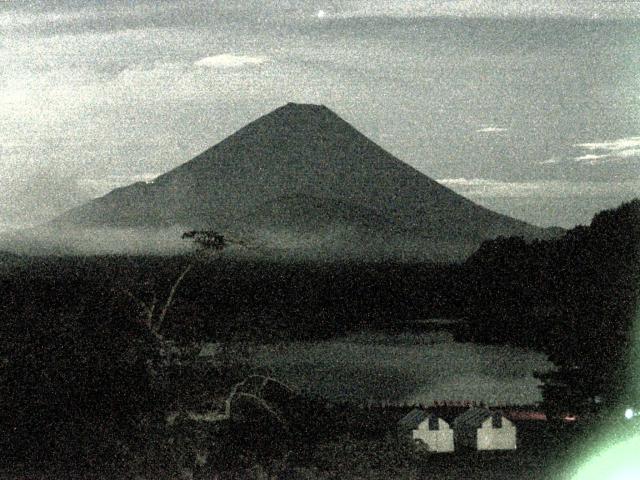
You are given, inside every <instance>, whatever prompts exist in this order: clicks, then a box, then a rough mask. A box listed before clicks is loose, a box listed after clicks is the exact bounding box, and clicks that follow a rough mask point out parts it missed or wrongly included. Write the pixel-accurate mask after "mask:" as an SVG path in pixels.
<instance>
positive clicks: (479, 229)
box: [53, 103, 552, 257]
mask: <svg viewBox="0 0 640 480" xmlns="http://www.w3.org/2000/svg"><path fill="white" fill-rule="evenodd" d="M294 199H295V200H294ZM318 200H321V203H323V202H324V203H323V207H322V208H324V211H322V208H321V209H320V210H318V209H317V208H316V207H315V206H314V205H316V204H318ZM292 201H293V202H294V203H295V204H296V206H295V208H294V206H293V205H289V207H287V203H289V202H292ZM268 203H271V204H274V205H275V204H278V203H280V204H281V205H280V207H279V210H278V209H276V210H274V211H272V212H271V213H269V212H268V211H266V210H265V208H264V206H265V205H266V204H268ZM305 204H306V206H307V208H308V210H309V212H311V211H313V212H315V213H314V214H313V215H315V216H317V217H318V218H320V217H335V218H336V219H340V222H338V225H336V227H346V226H349V225H350V220H349V215H347V214H346V213H345V212H346V210H349V208H350V209H351V210H353V212H356V211H361V210H362V209H363V208H366V209H368V211H370V212H374V213H372V215H373V216H375V217H377V218H378V222H377V224H370V225H368V227H367V228H369V230H370V234H371V238H375V237H385V236H386V235H387V233H389V231H397V232H405V233H406V232H412V233H411V235H410V236H413V237H415V239H416V240H419V239H420V238H422V239H423V240H424V251H425V256H427V257H429V256H433V254H435V253H437V252H434V251H433V248H430V246H429V240H431V241H439V242H443V241H450V242H452V243H458V244H460V246H461V247H462V248H461V252H460V253H461V255H462V256H464V255H467V254H470V253H471V251H472V250H473V248H472V247H471V245H474V246H475V247H476V248H477V246H479V244H480V243H481V242H482V241H483V240H485V239H489V238H495V237H496V236H510V235H519V236H523V237H525V238H527V239H532V238H546V237H549V236H552V234H551V232H550V231H546V230H545V229H542V228H539V227H535V226H532V225H529V224H527V223H525V222H523V221H521V220H516V219H512V218H510V217H508V216H506V215H502V214H499V213H496V212H492V211H490V210H488V209H486V208H484V207H481V206H479V205H476V204H475V203H473V202H472V201H470V200H468V199H466V198H464V197H462V196H460V195H458V194H456V193H455V192H453V191H452V190H450V189H449V188H447V187H445V186H443V185H441V184H439V183H438V182H436V181H435V180H433V179H431V178H430V177H428V176H426V175H424V174H423V173H421V172H419V171H418V170H417V169H415V168H413V167H411V166H410V165H408V164H406V163H404V162H402V161H400V160H398V159H397V158H396V157H394V156H393V155H392V154H391V153H389V152H387V151H386V150H385V149H384V148H382V147H381V146H379V145H378V144H376V143H375V142H373V141H371V140H369V139H368V138H367V137H366V136H365V135H363V134H362V133H360V132H359V131H358V130H357V129H356V128H354V127H353V126H352V125H350V124H349V123H348V122H346V121H345V120H343V119H342V118H341V117H340V116H338V115H337V114H336V113H334V112H333V111H331V110H330V109H329V108H327V107H325V106H323V105H313V104H298V103H288V104H286V105H284V106H281V107H279V108H277V109H275V110H273V111H272V112H270V113H268V114H266V115H263V116H261V117H259V118H257V119H255V120H253V121H251V122H249V123H248V124H247V125H245V126H244V127H242V128H240V129H239V130H238V131H236V132H235V133H233V134H231V135H230V136H228V137H226V138H225V139H223V140H222V141H221V142H219V143H217V144H216V145H214V146H212V147H210V148H208V149H207V150H205V151H203V152H201V153H200V154H198V155H196V156H195V157H194V158H192V159H191V160H189V161H188V162H185V163H183V164H182V165H180V166H178V167H176V168H174V169H172V170H170V171H168V172H166V173H164V174H162V175H160V176H158V177H156V178H155V179H154V180H152V181H151V182H148V183H144V182H137V183H134V184H132V185H129V186H127V187H122V188H119V189H116V190H113V191H111V192H109V193H108V194H107V195H105V196H103V197H100V198H98V199H95V200H92V201H90V202H88V203H87V204H84V205H82V206H80V207H78V208H75V209H72V210H70V211H68V212H66V213H65V214H63V215H61V216H60V217H58V218H57V219H55V220H54V222H53V224H55V225H60V226H63V225H74V226H94V227H95V226H104V227H112V228H130V227H134V228H135V227H145V228H146V227H157V228H162V227H169V226H173V225H181V226H184V227H185V228H189V229H200V228H207V229H217V230H219V231H229V232H234V233H235V232H243V233H247V232H249V231H251V229H252V227H255V226H256V225H258V224H262V225H263V227H265V228H266V227H268V226H269V221H270V215H272V214H274V215H275V214H278V215H280V214H283V212H285V211H286V210H287V208H289V210H290V211H297V212H298V218H299V219H300V221H302V219H303V218H304V221H305V222H306V225H304V228H305V229H306V230H307V231H309V232H313V230H314V228H317V227H319V226H320V224H321V222H320V221H319V220H317V219H314V218H313V215H310V214H309V212H307V213H305V208H304V206H305ZM316 206H317V205H316ZM292 209H293V210H292ZM278 212H279V213H278ZM276 217H277V215H276ZM243 218H253V220H252V222H251V223H247V222H244V223H243V220H242V219H243ZM274 218H275V217H274ZM272 220H273V219H272ZM290 220H291V221H292V222H293V223H295V221H294V219H293V218H291V219H290ZM356 220H357V221H355V223H353V222H352V223H353V225H351V227H354V228H356V227H357V228H356V229H361V227H363V225H364V223H363V222H362V221H361V220H358V219H356ZM300 227H303V226H302V225H300ZM254 230H255V232H254V233H255V234H256V235H259V234H260V231H259V229H255V228H254ZM365 230H366V229H365ZM354 240H355V239H354ZM358 241H362V239H360V238H359V239H358ZM363 247H364V246H363Z"/></svg>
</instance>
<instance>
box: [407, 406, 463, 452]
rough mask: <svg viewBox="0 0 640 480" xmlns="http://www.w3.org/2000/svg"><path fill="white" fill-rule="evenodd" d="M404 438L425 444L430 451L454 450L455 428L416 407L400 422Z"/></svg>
mask: <svg viewBox="0 0 640 480" xmlns="http://www.w3.org/2000/svg"><path fill="white" fill-rule="evenodd" d="M398 433H399V435H400V436H401V437H402V438H406V439H409V440H411V441H413V442H418V443H419V444H420V445H424V446H425V447H426V448H427V450H428V451H430V452H453V448H454V447H453V430H451V428H450V427H449V424H448V423H447V422H446V421H444V420H443V419H442V418H440V417H438V416H437V415H435V414H433V413H429V412H426V411H424V410H421V409H418V408H415V409H413V410H411V411H410V412H409V413H408V414H407V415H405V416H404V417H403V418H402V419H401V420H400V421H399V422H398Z"/></svg>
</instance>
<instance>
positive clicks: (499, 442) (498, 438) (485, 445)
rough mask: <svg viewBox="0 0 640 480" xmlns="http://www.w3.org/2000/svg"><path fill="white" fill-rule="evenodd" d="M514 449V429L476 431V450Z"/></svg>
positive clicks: (483, 429) (482, 429)
mask: <svg viewBox="0 0 640 480" xmlns="http://www.w3.org/2000/svg"><path fill="white" fill-rule="evenodd" d="M515 449H516V429H515V428H514V427H502V428H493V429H492V428H479V429H478V450H515Z"/></svg>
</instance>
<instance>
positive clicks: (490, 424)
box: [453, 408, 516, 450]
mask: <svg viewBox="0 0 640 480" xmlns="http://www.w3.org/2000/svg"><path fill="white" fill-rule="evenodd" d="M453 430H454V432H455V435H454V437H455V443H456V447H463V448H471V449H474V450H515V449H516V427H515V425H514V424H513V423H512V422H511V421H510V420H509V419H508V418H506V417H505V416H504V415H503V414H502V413H501V412H492V411H491V410H488V409H486V408H470V409H469V410H467V411H466V412H464V413H463V414H462V415H459V416H458V417H456V419H455V420H454V421H453Z"/></svg>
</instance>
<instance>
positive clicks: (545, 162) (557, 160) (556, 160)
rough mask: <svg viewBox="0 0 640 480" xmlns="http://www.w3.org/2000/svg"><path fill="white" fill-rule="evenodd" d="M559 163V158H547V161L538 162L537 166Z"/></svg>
mask: <svg viewBox="0 0 640 480" xmlns="http://www.w3.org/2000/svg"><path fill="white" fill-rule="evenodd" d="M561 161H562V160H560V159H559V158H556V157H552V158H549V159H547V160H543V161H541V162H538V164H540V165H554V164H556V163H560V162H561Z"/></svg>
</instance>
